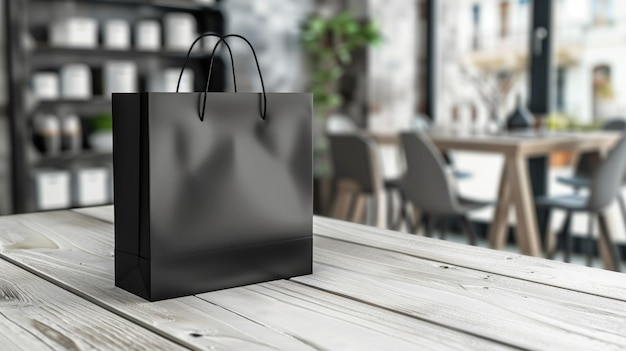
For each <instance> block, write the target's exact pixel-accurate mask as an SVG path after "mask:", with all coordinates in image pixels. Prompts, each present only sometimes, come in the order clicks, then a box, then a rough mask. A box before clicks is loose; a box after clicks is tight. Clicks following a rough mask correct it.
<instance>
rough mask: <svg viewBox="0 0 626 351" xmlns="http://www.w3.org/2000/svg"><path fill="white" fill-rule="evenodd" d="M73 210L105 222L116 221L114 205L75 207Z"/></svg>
mask: <svg viewBox="0 0 626 351" xmlns="http://www.w3.org/2000/svg"><path fill="white" fill-rule="evenodd" d="M72 211H73V212H76V213H80V214H82V215H85V216H89V217H93V218H97V219H99V220H102V221H105V222H109V223H114V222H115V212H114V211H113V205H107V206H98V207H84V208H75V209H73V210H72Z"/></svg>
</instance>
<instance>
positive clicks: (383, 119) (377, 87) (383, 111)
mask: <svg viewBox="0 0 626 351" xmlns="http://www.w3.org/2000/svg"><path fill="white" fill-rule="evenodd" d="M416 6H417V2H416V1H406V0H369V1H368V12H369V13H370V18H371V19H372V20H373V21H375V23H376V24H377V25H378V26H379V28H380V31H381V32H382V37H383V39H382V40H383V42H382V43H381V45H379V46H377V47H371V48H369V49H368V58H367V76H368V87H367V89H368V92H367V97H368V98H367V101H368V102H367V103H368V128H369V129H370V130H375V131H377V132H380V133H384V132H389V133H391V132H394V131H398V130H402V129H407V128H408V127H409V126H410V122H411V120H412V118H413V115H414V111H415V107H416V106H415V105H416V101H417V99H416V93H415V79H416V76H417V70H416V65H417V56H416V52H417V50H416V41H415V32H416V29H417V7H416Z"/></svg>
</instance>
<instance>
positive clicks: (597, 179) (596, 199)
mask: <svg viewBox="0 0 626 351" xmlns="http://www.w3.org/2000/svg"><path fill="white" fill-rule="evenodd" d="M625 166H626V137H622V138H621V139H620V141H619V142H618V143H617V145H616V146H615V147H614V148H613V149H612V150H611V151H610V152H609V154H608V156H607V157H606V158H605V159H604V160H602V161H601V162H600V165H599V166H598V167H597V168H596V170H595V172H594V174H593V176H592V177H591V178H590V180H589V185H588V187H589V192H588V193H587V194H580V193H574V194H570V195H559V196H544V197H539V198H537V199H536V204H537V206H543V207H548V208H551V209H560V210H564V211H565V222H564V226H563V228H565V230H564V231H562V236H563V241H564V244H565V245H564V256H565V257H564V259H565V262H570V253H571V250H572V237H571V232H570V230H569V227H570V224H571V219H572V213H574V212H587V213H589V214H590V216H591V217H592V218H593V217H597V218H598V223H599V227H600V236H601V237H602V239H604V241H605V242H606V243H607V245H608V246H609V254H610V259H611V265H612V267H610V268H611V269H614V270H617V271H619V270H620V254H619V251H618V248H617V246H616V244H615V243H614V242H613V240H612V239H611V235H610V233H609V228H608V225H607V221H606V217H605V215H604V211H605V210H606V208H607V207H608V206H609V205H610V204H611V203H612V202H613V201H614V200H615V199H616V198H617V197H618V193H619V192H620V190H621V189H620V188H621V185H622V182H623V178H624V167H625ZM546 239H548V238H547V237H546ZM546 250H547V251H548V252H547V257H548V258H553V257H554V252H555V249H550V248H549V247H548V245H546Z"/></svg>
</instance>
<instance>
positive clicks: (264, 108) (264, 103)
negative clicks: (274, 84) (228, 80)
mask: <svg viewBox="0 0 626 351" xmlns="http://www.w3.org/2000/svg"><path fill="white" fill-rule="evenodd" d="M229 37H236V38H240V39H243V40H244V41H245V42H246V43H247V44H248V46H249V47H250V50H252V55H253V56H254V62H255V63H256V68H257V71H259V78H260V79H261V89H262V90H263V92H262V94H263V96H262V97H263V100H262V102H261V104H262V106H261V119H262V120H265V116H266V114H267V95H266V94H265V84H264V83H263V74H261V66H259V60H258V58H257V56H256V52H255V51H254V47H253V46H252V44H251V43H250V42H249V41H248V39H246V38H244V37H242V36H241V35H239V34H227V35H224V36H222V37H221V38H220V40H219V41H218V42H217V43H216V44H215V46H214V47H213V52H212V53H211V64H210V65H209V74H208V77H207V81H206V87H205V88H204V101H203V103H202V112H201V114H200V120H201V121H203V120H204V112H205V110H206V98H207V94H208V93H209V84H210V83H211V71H212V70H213V54H214V53H215V50H216V49H217V47H218V46H219V45H220V44H221V43H222V42H224V44H226V46H228V43H227V42H226V38H229ZM231 59H232V56H231ZM231 63H232V61H231ZM233 72H234V66H233ZM233 76H234V73H233ZM235 92H237V90H235Z"/></svg>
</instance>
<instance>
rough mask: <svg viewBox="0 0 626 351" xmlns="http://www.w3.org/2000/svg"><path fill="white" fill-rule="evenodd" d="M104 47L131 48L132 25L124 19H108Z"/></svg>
mask: <svg viewBox="0 0 626 351" xmlns="http://www.w3.org/2000/svg"><path fill="white" fill-rule="evenodd" d="M104 47H105V48H107V49H116V50H128V49H130V26H129V25H128V22H126V21H124V20H118V19H114V20H108V21H107V22H106V23H105V25H104Z"/></svg>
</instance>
